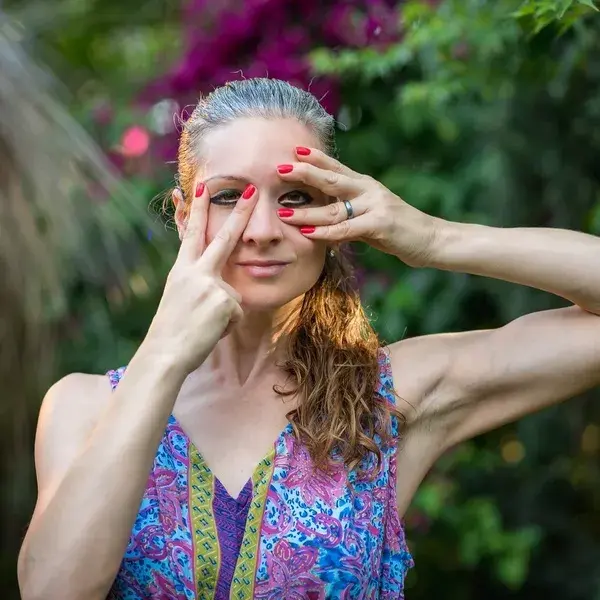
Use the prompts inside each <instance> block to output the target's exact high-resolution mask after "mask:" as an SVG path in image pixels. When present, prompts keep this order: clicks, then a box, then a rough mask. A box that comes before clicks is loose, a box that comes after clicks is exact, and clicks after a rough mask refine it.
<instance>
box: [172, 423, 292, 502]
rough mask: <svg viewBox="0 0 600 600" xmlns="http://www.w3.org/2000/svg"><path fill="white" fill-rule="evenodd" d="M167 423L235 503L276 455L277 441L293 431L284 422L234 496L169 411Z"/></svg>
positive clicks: (289, 424) (189, 452)
mask: <svg viewBox="0 0 600 600" xmlns="http://www.w3.org/2000/svg"><path fill="white" fill-rule="evenodd" d="M169 425H171V426H175V427H177V428H178V429H179V430H180V431H181V432H182V433H183V435H184V437H185V439H186V441H187V445H188V456H191V455H192V454H195V455H196V457H197V458H198V459H199V460H200V462H201V463H202V466H203V467H204V469H205V470H206V472H207V473H208V474H209V475H210V477H211V479H212V480H213V482H214V483H215V484H216V483H217V482H218V483H219V485H220V486H221V488H222V489H223V491H224V492H225V494H226V495H227V497H228V498H229V499H231V500H232V501H233V502H236V503H239V501H240V498H241V497H242V496H243V495H244V490H245V489H246V488H247V486H248V484H249V483H250V482H254V479H255V477H256V474H257V472H258V471H260V470H261V469H262V467H263V465H264V463H265V462H269V461H271V460H272V459H273V458H274V457H275V456H276V455H277V446H278V445H279V442H280V441H281V440H282V439H283V438H284V437H285V436H286V435H287V434H288V433H291V432H292V431H293V427H292V424H291V423H290V422H288V423H287V424H286V426H285V427H284V428H283V429H282V430H281V431H280V432H279V433H278V434H277V437H276V438H275V439H274V440H273V443H272V444H271V448H270V449H269V450H268V451H267V453H266V454H265V455H264V456H263V457H262V458H261V459H260V460H259V461H258V463H256V465H255V466H254V468H253V469H252V473H251V474H250V477H248V479H246V481H245V483H244V485H243V486H242V488H241V489H240V490H239V492H238V494H237V496H236V497H235V498H234V497H233V496H232V495H231V494H230V492H229V490H228V489H227V488H226V487H225V486H224V485H223V482H222V481H221V480H220V479H219V478H218V477H217V476H216V475H215V473H214V472H213V470H212V469H211V468H210V466H209V464H208V463H207V462H206V459H205V458H204V456H203V455H202V452H200V450H199V449H198V447H197V446H196V444H194V442H193V441H192V438H191V437H190V436H189V435H188V433H187V431H186V430H185V429H184V428H183V426H182V425H181V423H180V421H179V419H177V417H176V416H175V415H174V414H173V413H171V415H170V416H169ZM251 492H252V495H254V492H255V490H254V486H253V489H252V490H251Z"/></svg>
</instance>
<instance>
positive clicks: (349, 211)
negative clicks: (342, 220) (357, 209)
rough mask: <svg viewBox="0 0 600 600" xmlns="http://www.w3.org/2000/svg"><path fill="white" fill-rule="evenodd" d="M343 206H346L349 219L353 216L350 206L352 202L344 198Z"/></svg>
mask: <svg viewBox="0 0 600 600" xmlns="http://www.w3.org/2000/svg"><path fill="white" fill-rule="evenodd" d="M344 206H345V207H346V214H347V215H348V216H347V218H348V219H351V218H352V217H353V216H354V209H353V208H352V204H350V201H349V200H344Z"/></svg>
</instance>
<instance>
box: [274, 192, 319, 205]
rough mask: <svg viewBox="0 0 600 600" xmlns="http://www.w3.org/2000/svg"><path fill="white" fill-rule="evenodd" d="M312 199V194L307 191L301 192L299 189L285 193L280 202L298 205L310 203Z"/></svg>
mask: <svg viewBox="0 0 600 600" xmlns="http://www.w3.org/2000/svg"><path fill="white" fill-rule="evenodd" d="M312 200H313V199H312V196H311V195H310V194H309V193H307V192H301V191H300V190H294V191H292V192H288V193H287V194H285V196H283V198H282V200H280V202H281V203H282V204H288V205H292V206H300V205H303V204H310V203H311V202H312Z"/></svg>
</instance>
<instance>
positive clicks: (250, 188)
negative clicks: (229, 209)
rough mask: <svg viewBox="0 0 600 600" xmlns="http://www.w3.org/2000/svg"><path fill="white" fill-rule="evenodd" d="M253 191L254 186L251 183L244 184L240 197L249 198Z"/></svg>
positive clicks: (254, 189)
mask: <svg viewBox="0 0 600 600" xmlns="http://www.w3.org/2000/svg"><path fill="white" fill-rule="evenodd" d="M255 191H256V188H255V187H254V186H253V185H252V184H251V183H249V184H248V185H247V186H246V189H245V190H244V193H243V194H242V198H243V199H244V200H250V198H252V195H253V194H254V192H255Z"/></svg>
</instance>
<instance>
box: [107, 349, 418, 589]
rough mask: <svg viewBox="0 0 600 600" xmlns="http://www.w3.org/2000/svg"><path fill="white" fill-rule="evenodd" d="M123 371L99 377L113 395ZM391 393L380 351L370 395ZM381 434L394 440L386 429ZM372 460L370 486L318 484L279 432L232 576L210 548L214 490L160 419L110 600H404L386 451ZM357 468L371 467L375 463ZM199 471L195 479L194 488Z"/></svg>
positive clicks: (406, 558)
mask: <svg viewBox="0 0 600 600" xmlns="http://www.w3.org/2000/svg"><path fill="white" fill-rule="evenodd" d="M124 370H125V369H124V368H121V369H118V370H116V371H110V372H109V373H108V375H109V377H110V379H111V382H112V384H113V387H116V385H117V384H118V381H119V380H120V378H121V377H122V375H123V373H124ZM391 389H392V377H391V369H390V364H389V358H388V356H387V354H386V352H385V351H383V350H382V351H381V352H380V381H379V389H378V391H379V393H380V395H381V396H382V397H383V398H384V399H385V401H388V402H392V403H393V402H394V396H393V394H392V393H391V391H390V390H391ZM392 433H393V436H394V438H395V439H397V438H398V433H399V432H398V423H397V421H396V419H393V420H392ZM375 441H376V442H377V443H378V444H380V447H382V446H381V443H380V440H378V439H377V438H376V440H375ZM382 452H383V462H382V465H381V468H380V469H379V470H377V472H376V473H377V474H376V476H375V477H373V478H372V479H367V478H365V477H359V476H358V472H357V471H355V470H352V471H348V470H347V469H345V467H344V466H343V465H342V464H340V463H337V466H335V467H334V468H333V469H332V470H331V471H330V472H328V473H326V474H325V473H322V472H321V471H317V470H315V469H314V467H313V464H312V461H311V458H310V455H309V453H308V451H307V449H306V448H305V446H304V445H303V444H302V443H300V442H299V441H298V440H297V439H296V438H295V436H294V435H293V430H292V427H291V425H288V426H287V427H286V428H285V429H284V430H283V431H282V433H281V434H280V436H279V437H278V439H277V440H276V442H275V446H274V448H273V452H272V453H271V455H270V456H268V457H266V458H265V459H264V460H263V461H262V462H261V464H260V465H258V466H257V470H258V471H260V477H258V476H256V474H255V476H253V477H254V479H253V481H254V485H253V486H251V487H248V489H249V490H251V494H252V497H251V499H250V503H251V505H252V508H250V513H249V514H250V518H248V519H247V522H246V527H245V531H244V534H243V542H242V543H241V547H242V550H241V551H240V556H239V558H238V561H237V566H236V568H235V573H233V574H232V572H231V571H232V569H231V567H232V565H230V564H229V565H223V561H222V559H223V558H225V555H227V554H228V552H227V549H226V548H225V545H223V547H222V548H221V547H220V540H221V543H222V540H223V531H224V528H223V526H222V525H219V522H222V521H223V518H224V515H223V506H224V504H223V502H222V501H220V499H219V498H218V497H216V494H215V493H214V491H215V486H218V485H219V482H218V480H216V478H214V477H213V475H212V474H211V473H210V470H209V469H208V466H207V465H206V464H205V463H204V462H203V460H202V457H201V456H200V455H199V453H198V452H197V450H196V449H195V448H194V447H193V444H191V442H190V440H189V439H188V438H187V436H186V435H185V433H184V432H183V430H182V429H181V427H180V426H179V424H178V423H177V421H176V420H175V419H174V417H170V419H169V422H168V424H167V428H166V431H165V434H164V436H163V438H162V440H161V443H160V445H159V448H158V451H157V454H156V457H155V460H154V465H153V468H152V471H151V473H150V477H149V479H148V484H147V486H146V491H145V493H144V496H143V499H142V502H141V505H140V510H139V513H138V516H137V518H136V521H135V524H134V527H133V530H132V534H131V538H130V542H129V544H128V547H127V550H126V553H125V556H124V559H123V562H122V565H121V569H120V571H119V573H118V575H117V578H116V580H115V583H114V586H113V589H112V590H111V594H110V596H109V598H112V599H113V600H117V599H119V600H138V599H140V600H141V599H152V600H159V599H160V600H167V599H170V600H172V599H177V600H194V599H196V598H202V599H203V600H204V599H206V600H216V599H217V598H221V597H222V596H221V594H222V592H219V590H221V591H222V590H223V589H224V588H227V589H229V584H230V582H231V578H233V584H232V585H231V588H230V592H229V593H230V595H229V597H230V598H231V599H234V600H251V599H253V598H256V599H263V600H284V599H285V600H326V599H327V600H329V599H331V600H392V599H394V600H397V599H402V598H404V595H403V589H404V579H405V576H406V573H407V571H408V569H409V568H410V567H411V566H412V565H413V561H412V557H411V555H410V553H409V551H408V548H407V546H406V541H405V537H404V531H403V527H402V523H401V521H400V519H399V516H398V511H397V506H396V452H397V444H394V445H393V447H391V448H384V447H382ZM334 464H336V463H334ZM363 466H367V467H368V468H369V467H370V468H374V466H375V458H374V457H371V458H369V459H368V462H367V463H366V464H363ZM200 472H202V473H203V474H204V479H198V474H199V473H200ZM194 473H195V476H194ZM198 481H205V482H207V485H206V486H205V487H204V488H202V486H201V485H200V484H198V483H197V482H198ZM194 482H195V483H194ZM199 498H200V499H201V501H202V502H201V503H200V500H199ZM215 511H217V512H218V514H217V512H215ZM230 516H231V518H232V519H234V518H235V515H234V514H233V513H232V514H231V515H230ZM233 529H235V530H236V531H238V532H239V528H233ZM238 536H239V533H238ZM239 546H240V542H239V539H238V540H237V541H236V547H239ZM227 562H230V560H228V561H227ZM224 576H226V577H227V579H228V581H226V582H224V581H223V580H222V579H220V578H222V577H224Z"/></svg>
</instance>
